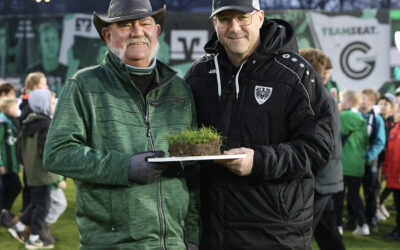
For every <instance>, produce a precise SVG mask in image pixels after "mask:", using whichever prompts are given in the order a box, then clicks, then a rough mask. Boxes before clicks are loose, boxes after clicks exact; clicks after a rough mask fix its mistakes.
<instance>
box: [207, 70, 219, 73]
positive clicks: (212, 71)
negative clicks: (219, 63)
mask: <svg viewBox="0 0 400 250" xmlns="http://www.w3.org/2000/svg"><path fill="white" fill-rule="evenodd" d="M215 73H217V71H216V70H215V69H210V71H209V72H208V74H215Z"/></svg>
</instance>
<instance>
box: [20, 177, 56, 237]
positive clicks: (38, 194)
mask: <svg viewBox="0 0 400 250" xmlns="http://www.w3.org/2000/svg"><path fill="white" fill-rule="evenodd" d="M30 190H31V203H30V204H29V205H28V207H27V208H26V209H25V211H24V214H23V215H22V217H21V218H20V221H21V222H22V223H24V224H25V225H30V229H31V234H35V235H38V234H39V233H40V231H41V229H42V227H43V224H44V219H45V218H46V216H47V213H48V211H49V206H50V191H51V185H46V186H39V187H30Z"/></svg>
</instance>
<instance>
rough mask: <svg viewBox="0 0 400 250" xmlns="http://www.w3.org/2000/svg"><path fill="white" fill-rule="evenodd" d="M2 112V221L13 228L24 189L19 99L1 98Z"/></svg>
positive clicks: (0, 165)
mask: <svg viewBox="0 0 400 250" xmlns="http://www.w3.org/2000/svg"><path fill="white" fill-rule="evenodd" d="M0 88H1V87H0ZM0 111H1V113H0V156H1V157H0V173H1V175H2V177H3V181H2V182H1V190H2V191H3V195H1V194H0V198H1V199H2V202H1V203H2V207H1V208H2V209H1V215H0V220H1V224H2V225H4V226H6V227H11V226H12V225H13V223H12V219H13V217H14V215H13V214H12V213H11V208H12V205H13V204H14V201H15V199H16V198H17V196H18V194H19V193H20V192H21V189H22V186H21V181H20V180H19V175H18V173H19V170H20V163H19V162H18V160H17V153H16V150H17V149H16V141H17V134H18V124H17V123H16V118H17V115H18V103H17V99H15V98H10V97H1V98H0Z"/></svg>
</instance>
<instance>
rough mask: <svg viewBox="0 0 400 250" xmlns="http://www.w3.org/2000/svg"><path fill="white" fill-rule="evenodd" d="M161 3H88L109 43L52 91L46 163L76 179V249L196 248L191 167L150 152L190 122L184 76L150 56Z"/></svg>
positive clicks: (158, 27)
mask: <svg viewBox="0 0 400 250" xmlns="http://www.w3.org/2000/svg"><path fill="white" fill-rule="evenodd" d="M165 12H166V8H165V6H164V7H162V8H160V9H158V10H156V11H153V10H152V5H151V3H150V1H148V0H145V1H143V0H111V2H110V6H109V9H108V16H107V17H102V16H99V15H97V14H96V13H94V20H93V22H94V25H95V26H96V29H97V31H98V32H99V34H100V37H101V38H102V39H103V40H104V41H105V42H106V44H107V47H108V53H107V54H106V57H105V59H104V61H103V63H102V64H100V65H98V66H94V67H90V68H86V69H83V70H80V71H79V72H77V73H76V74H75V75H74V76H73V77H72V78H71V79H69V80H68V82H67V84H66V85H65V87H64V89H63V92H62V94H61V97H60V99H59V101H58V104H57V110H56V112H55V115H54V119H53V121H52V124H51V128H50V130H49V134H48V138H47V143H46V147H45V152H44V165H45V168H46V169H47V170H49V171H52V172H55V173H58V174H61V175H64V176H67V177H71V178H73V179H74V180H75V183H76V189H77V197H76V200H77V213H76V217H77V222H78V226H79V231H80V245H81V249H146V250H147V249H164V250H165V249H174V250H175V249H188V248H189V249H197V248H198V247H197V246H198V244H199V216H198V213H197V211H198V206H199V204H198V202H197V200H199V199H196V192H195V188H196V186H195V184H192V182H187V180H186V177H185V176H190V175H191V173H190V172H191V171H193V167H186V168H185V169H183V168H182V166H181V165H178V164H175V165H171V164H165V163H164V164H163V163H150V162H148V161H147V159H148V158H153V157H160V156H163V154H164V152H167V148H168V140H167V139H168V138H167V137H168V135H169V134H173V133H177V132H180V131H182V130H184V129H187V128H190V127H193V126H194V125H195V123H196V121H195V110H194V103H193V99H192V95H191V92H190V89H189V88H188V86H187V84H185V82H184V81H183V80H182V79H180V78H178V77H177V76H176V72H174V71H172V70H171V69H170V68H169V67H167V66H166V65H164V64H162V63H161V62H160V61H158V60H156V58H155V56H156V54H157V49H158V41H157V40H158V37H159V35H160V32H161V30H162V26H163V21H164V16H165ZM188 171H189V172H188ZM191 179H194V178H191ZM188 180H189V179H188Z"/></svg>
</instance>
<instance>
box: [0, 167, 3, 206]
mask: <svg viewBox="0 0 400 250" xmlns="http://www.w3.org/2000/svg"><path fill="white" fill-rule="evenodd" d="M2 183H3V175H2V174H0V211H1V209H2V208H3V184H2Z"/></svg>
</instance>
